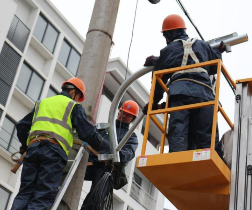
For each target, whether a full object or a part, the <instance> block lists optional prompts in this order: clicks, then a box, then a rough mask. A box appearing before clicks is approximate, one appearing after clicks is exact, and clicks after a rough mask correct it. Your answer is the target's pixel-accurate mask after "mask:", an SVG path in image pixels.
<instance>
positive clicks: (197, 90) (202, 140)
mask: <svg viewBox="0 0 252 210" xmlns="http://www.w3.org/2000/svg"><path fill="white" fill-rule="evenodd" d="M188 38H189V37H188V35H187V34H186V33H185V31H182V32H179V33H177V34H176V33H175V34H174V37H173V40H175V39H182V40H187V39H188ZM192 50H193V52H194V53H195V55H196V57H197V58H198V61H199V62H200V63H201V62H205V61H210V60H215V59H221V52H220V51H219V50H218V49H213V48H212V47H211V46H210V45H209V44H207V43H206V42H204V41H202V40H196V41H195V42H194V44H193V45H192ZM183 56H184V47H183V44H182V41H173V42H170V43H169V44H168V45H167V46H166V47H165V48H164V49H162V50H161V52H160V57H159V58H158V59H157V61H156V63H155V66H154V69H153V71H158V70H162V69H169V68H174V67H180V66H181V64H182V59H183ZM194 63H195V61H194V59H192V57H191V56H189V57H188V60H187V63H186V65H190V64H194ZM204 69H205V70H206V72H190V73H188V72H187V73H179V74H176V75H174V76H172V74H166V75H164V76H163V77H162V80H163V82H164V83H165V84H166V83H167V81H168V79H170V82H169V84H170V85H169V107H176V106H182V105H188V104H194V103H200V102H206V101H211V100H214V98H215V96H214V94H213V91H212V90H211V88H209V87H211V81H210V79H209V75H214V74H216V73H217V68H216V66H207V67H204ZM184 79H188V80H184ZM189 80H191V81H189ZM192 80H194V81H196V82H197V81H198V82H200V83H203V84H205V85H207V86H209V87H207V86H204V85H202V84H198V83H196V82H194V81H192ZM163 93H164V90H163V88H162V87H161V86H160V85H159V83H157V84H156V87H155V93H154V103H156V104H157V103H158V102H159V101H160V100H161V99H162V98H163ZM213 109H214V107H213V106H208V107H204V108H199V109H191V110H184V111H179V112H172V113H171V114H170V121H169V130H168V142H169V151H170V152H178V151H185V150H188V149H196V148H197V149H200V148H210V145H211V133H212V121H213ZM218 141H219V135H218V129H217V134H216V145H217V143H218ZM217 152H219V151H217Z"/></svg>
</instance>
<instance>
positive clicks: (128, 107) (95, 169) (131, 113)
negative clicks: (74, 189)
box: [81, 100, 139, 210]
mask: <svg viewBox="0 0 252 210" xmlns="http://www.w3.org/2000/svg"><path fill="white" fill-rule="evenodd" d="M138 112H139V106H138V104H137V103H136V102H135V101H132V100H129V101H125V102H124V103H123V104H122V106H121V107H120V108H119V112H118V116H117V120H116V133H117V140H118V143H119V142H120V141H121V140H122V139H123V137H124V136H125V135H126V133H127V132H128V131H129V125H130V123H131V122H133V121H134V119H135V118H136V117H137V116H138ZM100 134H101V135H102V137H103V144H102V145H101V146H100V147H99V148H98V149H97V152H98V153H99V154H111V149H110V141H109V135H108V133H107V132H106V131H105V130H104V131H103V132H101V133H100ZM137 146H138V140H137V136H136V134H135V133H133V134H132V135H131V136H130V138H129V139H128V141H127V142H126V144H125V145H124V146H123V147H122V149H121V151H120V152H119V155H120V166H119V167H120V168H117V170H124V167H125V165H126V164H127V163H128V162H129V161H131V160H132V159H133V158H134V157H135V151H136V149H137ZM89 161H90V162H93V165H92V166H88V167H87V171H86V176H85V180H88V181H92V186H91V189H90V191H89V193H88V195H87V196H86V198H85V200H84V202H83V204H82V208H81V209H82V210H92V209H93V206H94V205H95V203H94V200H95V199H94V197H95V193H94V191H95V187H96V186H97V183H98V182H99V181H100V180H101V178H102V177H103V175H104V174H105V172H107V171H110V170H111V169H110V168H108V167H107V166H106V165H105V163H104V162H102V161H98V158H97V156H95V155H94V154H92V153H90V155H89ZM116 181H118V180H117V178H115V177H114V189H120V188H122V187H123V186H124V185H125V184H127V179H126V177H120V180H119V181H120V182H116ZM104 197H106V195H104ZM101 200H103V198H102V199H101Z"/></svg>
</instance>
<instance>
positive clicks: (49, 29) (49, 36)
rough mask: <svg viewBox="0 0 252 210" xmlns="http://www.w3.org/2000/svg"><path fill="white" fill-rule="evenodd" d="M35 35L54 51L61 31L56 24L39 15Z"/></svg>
mask: <svg viewBox="0 0 252 210" xmlns="http://www.w3.org/2000/svg"><path fill="white" fill-rule="evenodd" d="M34 36H35V37H36V38H37V39H38V40H39V41H40V42H41V43H42V44H43V45H44V46H45V47H46V48H47V49H48V50H49V51H50V52H51V53H53V52H54V48H55V46H56V42H57V39H58V36H59V32H58V31H57V30H56V29H55V28H54V26H53V25H52V24H51V23H50V22H49V21H48V20H47V19H46V18H45V17H44V16H43V15H41V14H40V15H39V17H38V21H37V24H36V27H35V29H34Z"/></svg>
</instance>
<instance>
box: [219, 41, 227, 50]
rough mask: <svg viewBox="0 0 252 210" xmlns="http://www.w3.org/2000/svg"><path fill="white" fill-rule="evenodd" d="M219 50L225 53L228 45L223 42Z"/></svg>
mask: <svg viewBox="0 0 252 210" xmlns="http://www.w3.org/2000/svg"><path fill="white" fill-rule="evenodd" d="M218 50H219V51H220V52H221V53H223V52H224V51H226V45H225V43H224V42H223V41H221V43H220V46H219V47H218Z"/></svg>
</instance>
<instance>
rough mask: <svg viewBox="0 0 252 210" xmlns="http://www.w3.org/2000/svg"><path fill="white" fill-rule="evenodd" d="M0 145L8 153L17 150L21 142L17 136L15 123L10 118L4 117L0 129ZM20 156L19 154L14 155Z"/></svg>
mask: <svg viewBox="0 0 252 210" xmlns="http://www.w3.org/2000/svg"><path fill="white" fill-rule="evenodd" d="M0 145H1V146H2V147H3V148H4V149H6V150H7V151H9V152H10V153H14V152H18V151H19V148H20V146H21V143H20V142H19V140H18V137H17V129H16V124H15V122H13V121H12V120H11V119H10V118H8V117H5V119H4V122H3V125H2V127H1V130H0ZM16 156H17V157H20V155H19V154H18V155H16Z"/></svg>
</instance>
